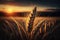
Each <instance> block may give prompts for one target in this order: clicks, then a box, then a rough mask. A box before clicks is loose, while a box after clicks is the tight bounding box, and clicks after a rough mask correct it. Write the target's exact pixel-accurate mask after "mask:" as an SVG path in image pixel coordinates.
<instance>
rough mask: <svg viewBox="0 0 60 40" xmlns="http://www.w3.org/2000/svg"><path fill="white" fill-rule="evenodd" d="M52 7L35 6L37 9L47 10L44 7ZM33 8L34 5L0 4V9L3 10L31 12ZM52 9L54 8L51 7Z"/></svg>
mask: <svg viewBox="0 0 60 40" xmlns="http://www.w3.org/2000/svg"><path fill="white" fill-rule="evenodd" d="M51 8H53V7H43V6H37V11H47V10H46V9H51ZM33 9H34V6H13V5H1V4H0V11H4V12H8V13H11V12H27V11H28V12H31V11H32V10H33ZM53 9H54V8H53Z"/></svg>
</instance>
